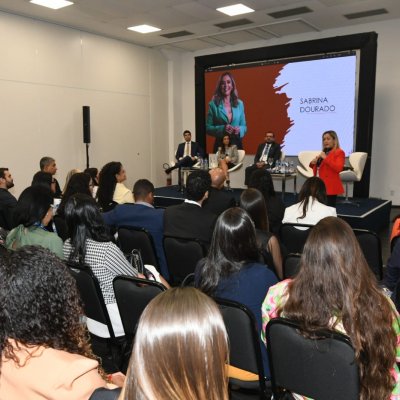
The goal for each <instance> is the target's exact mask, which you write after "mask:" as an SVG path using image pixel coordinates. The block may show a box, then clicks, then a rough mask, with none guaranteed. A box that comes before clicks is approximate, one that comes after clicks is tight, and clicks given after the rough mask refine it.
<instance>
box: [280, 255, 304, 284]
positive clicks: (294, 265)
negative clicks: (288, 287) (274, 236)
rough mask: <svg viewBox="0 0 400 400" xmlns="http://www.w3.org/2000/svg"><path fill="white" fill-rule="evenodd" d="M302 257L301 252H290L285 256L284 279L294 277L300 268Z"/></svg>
mask: <svg viewBox="0 0 400 400" xmlns="http://www.w3.org/2000/svg"><path fill="white" fill-rule="evenodd" d="M300 258H301V254H299V253H290V254H288V255H287V256H286V257H285V260H284V261H283V279H287V278H294V277H295V276H296V275H297V273H298V272H299V269H300Z"/></svg>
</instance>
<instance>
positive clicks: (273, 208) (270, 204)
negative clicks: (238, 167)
mask: <svg viewBox="0 0 400 400" xmlns="http://www.w3.org/2000/svg"><path fill="white" fill-rule="evenodd" d="M249 188H254V189H258V190H259V191H260V192H261V193H262V195H263V196H264V199H265V204H266V206H267V212H268V222H269V229H270V231H271V232H272V233H275V234H276V235H278V234H279V229H280V227H281V225H282V219H283V215H284V213H285V205H284V204H283V202H282V200H281V198H280V197H279V196H277V195H276V193H275V189H274V182H273V181H272V177H271V174H270V173H269V172H268V171H266V170H265V169H257V170H256V171H254V172H253V173H252V175H251V178H250V182H249Z"/></svg>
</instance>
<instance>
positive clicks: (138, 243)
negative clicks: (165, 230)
mask: <svg viewBox="0 0 400 400" xmlns="http://www.w3.org/2000/svg"><path fill="white" fill-rule="evenodd" d="M118 242H119V247H120V248H121V250H122V251H123V253H125V254H129V253H131V251H132V250H133V249H138V250H140V253H141V255H142V260H143V264H149V265H154V266H155V267H156V268H157V270H160V269H159V265H158V259H157V253H156V249H155V245H154V241H153V237H152V236H151V235H150V234H149V232H148V231H147V230H146V229H144V228H139V227H132V226H120V227H119V228H118Z"/></svg>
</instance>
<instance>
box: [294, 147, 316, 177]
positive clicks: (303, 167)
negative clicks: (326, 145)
mask: <svg viewBox="0 0 400 400" xmlns="http://www.w3.org/2000/svg"><path fill="white" fill-rule="evenodd" d="M319 153H320V151H317V150H310V151H300V152H299V154H298V156H297V157H298V159H299V164H300V165H298V166H297V167H298V168H297V170H298V171H299V172H300V173H301V174H302V175H304V176H306V177H307V178H309V177H311V176H313V171H312V169H311V168H310V162H311V161H312V159H313V158H314V157H316V156H317V155H318V154H319Z"/></svg>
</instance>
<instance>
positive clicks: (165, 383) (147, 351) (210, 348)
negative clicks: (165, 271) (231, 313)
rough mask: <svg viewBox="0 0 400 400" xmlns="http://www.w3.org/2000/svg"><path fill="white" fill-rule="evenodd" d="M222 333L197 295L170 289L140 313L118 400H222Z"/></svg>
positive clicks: (218, 319)
mask: <svg viewBox="0 0 400 400" xmlns="http://www.w3.org/2000/svg"><path fill="white" fill-rule="evenodd" d="M227 358H228V345H227V333H226V330H225V325H224V322H223V320H222V316H221V314H220V312H219V309H218V307H217V305H216V304H215V303H214V301H213V300H211V299H210V298H209V297H208V296H206V295H205V294H203V293H201V292H200V291H199V290H197V289H194V288H190V287H185V288H174V289H170V290H168V291H166V292H163V293H162V294H160V295H158V296H157V297H156V298H155V299H153V300H152V301H151V302H150V303H149V305H148V306H147V307H146V309H145V310H144V312H143V314H142V316H141V318H140V321H139V325H138V329H137V333H136V336H135V343H134V348H133V352H132V357H131V361H130V365H129V369H128V373H127V378H126V383H125V388H124V390H123V392H124V393H123V395H122V399H123V400H139V399H140V400H156V399H171V400H172V399H173V400H227V399H228V390H227V378H226V375H225V363H226V362H227Z"/></svg>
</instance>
